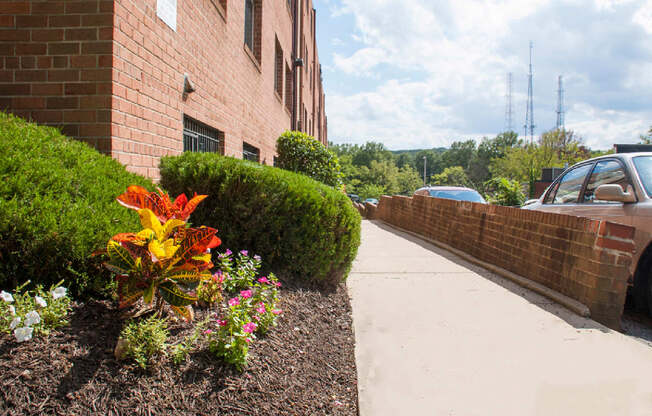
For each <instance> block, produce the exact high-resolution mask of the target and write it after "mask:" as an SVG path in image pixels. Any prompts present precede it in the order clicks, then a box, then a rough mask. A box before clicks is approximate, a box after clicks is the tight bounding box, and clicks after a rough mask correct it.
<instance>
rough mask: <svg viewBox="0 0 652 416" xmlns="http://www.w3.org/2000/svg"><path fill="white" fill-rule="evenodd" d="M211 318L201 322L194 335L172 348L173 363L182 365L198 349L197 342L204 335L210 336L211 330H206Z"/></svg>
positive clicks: (197, 324) (194, 330) (197, 325)
mask: <svg viewBox="0 0 652 416" xmlns="http://www.w3.org/2000/svg"><path fill="white" fill-rule="evenodd" d="M209 319H210V318H206V319H204V320H203V321H201V322H198V323H196V324H195V327H194V329H193V331H192V334H190V335H188V336H187V337H185V338H184V339H183V340H182V341H181V342H179V343H178V344H175V345H173V346H172V348H171V351H172V362H174V364H176V365H180V364H181V363H183V362H185V361H186V360H187V358H188V355H189V354H190V353H191V352H192V351H193V350H194V349H195V348H196V345H197V342H198V341H199V340H200V338H201V336H202V335H208V334H210V332H211V331H210V330H208V331H207V330H205V328H206V325H207V324H208V322H209Z"/></svg>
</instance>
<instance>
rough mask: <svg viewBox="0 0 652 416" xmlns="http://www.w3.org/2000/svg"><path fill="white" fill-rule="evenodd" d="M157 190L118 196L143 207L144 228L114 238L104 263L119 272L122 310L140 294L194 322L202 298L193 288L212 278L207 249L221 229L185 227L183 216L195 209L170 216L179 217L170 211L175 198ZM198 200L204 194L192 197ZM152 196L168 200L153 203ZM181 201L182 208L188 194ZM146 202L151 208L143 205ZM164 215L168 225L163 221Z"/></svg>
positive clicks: (140, 211)
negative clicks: (194, 309) (195, 306)
mask: <svg viewBox="0 0 652 416" xmlns="http://www.w3.org/2000/svg"><path fill="white" fill-rule="evenodd" d="M152 194H153V195H156V194H154V193H149V192H147V191H146V190H145V189H142V188H138V187H129V188H128V190H127V192H126V193H125V194H123V195H120V196H119V197H118V201H120V202H121V203H122V204H123V205H125V206H128V207H129V208H133V209H138V215H139V216H140V220H141V225H142V227H143V230H142V231H140V232H139V233H137V234H134V233H122V234H116V235H115V236H113V237H112V238H111V240H109V243H108V245H107V249H106V253H107V254H108V256H109V259H110V261H109V262H107V263H105V266H106V267H107V268H108V269H109V270H111V271H112V272H114V273H115V274H116V279H117V281H118V300H119V306H120V307H121V308H124V307H127V306H130V305H133V304H134V303H135V302H137V301H138V300H140V299H141V298H142V300H143V301H144V302H145V303H146V304H151V303H152V302H153V300H154V299H156V301H157V302H156V308H157V310H158V311H159V313H160V311H161V310H162V308H163V305H164V303H163V302H164V301H165V302H167V303H168V304H169V305H170V308H171V309H172V310H173V311H174V312H175V313H176V314H178V315H180V316H181V317H183V318H184V319H186V320H190V319H191V317H192V313H191V311H190V310H189V308H190V305H192V304H193V303H195V302H196V301H197V296H196V293H195V292H194V291H195V290H196V289H197V286H198V285H199V283H200V281H201V280H202V279H210V278H211V273H210V268H211V267H212V266H213V264H212V263H211V256H210V253H209V252H208V251H209V250H210V248H213V247H216V246H218V245H219V244H220V240H219V239H218V238H217V237H215V233H216V232H217V230H216V229H214V228H209V227H200V228H188V227H186V223H185V221H184V220H183V219H180V218H187V217H188V215H189V214H190V212H192V209H190V212H186V211H187V209H185V208H184V209H183V210H182V211H181V214H180V215H179V217H178V218H170V217H175V216H177V215H176V214H174V213H173V211H172V210H171V209H169V208H170V207H169V206H168V205H169V203H170V199H169V198H168V197H167V195H166V194H163V193H162V192H161V191H159V195H158V197H153V196H152ZM201 197H203V196H201ZM197 199H199V200H201V199H203V198H201V199H200V197H197V196H195V198H193V200H197ZM153 200H157V201H164V202H162V203H160V204H158V203H150V202H151V201H153ZM125 201H129V203H126V202H125ZM176 201H182V202H181V203H179V204H178V206H179V207H181V206H184V205H185V204H184V202H187V198H186V197H185V195H182V196H180V197H178V198H177V200H176ZM176 201H175V204H174V206H176V205H177V204H176ZM144 206H145V207H147V208H141V207H144ZM194 206H196V204H195V205H194ZM194 206H193V207H192V208H193V209H194ZM150 208H151V209H150ZM152 209H154V210H155V211H152ZM159 219H161V220H164V221H165V223H164V224H161V221H160V220H159Z"/></svg>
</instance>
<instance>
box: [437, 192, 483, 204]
mask: <svg viewBox="0 0 652 416" xmlns="http://www.w3.org/2000/svg"><path fill="white" fill-rule="evenodd" d="M429 193H430V196H434V197H435V198H445V199H455V200H458V201H471V202H480V203H482V204H484V203H485V200H484V198H483V197H482V195H480V194H479V193H477V192H476V191H464V190H446V191H438V190H436V189H431V190H430V191H429Z"/></svg>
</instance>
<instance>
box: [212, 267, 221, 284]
mask: <svg viewBox="0 0 652 416" xmlns="http://www.w3.org/2000/svg"><path fill="white" fill-rule="evenodd" d="M213 281H214V282H215V283H222V282H223V281H224V274H223V273H222V270H218V271H217V272H216V273H213Z"/></svg>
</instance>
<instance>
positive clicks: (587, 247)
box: [367, 195, 634, 329]
mask: <svg viewBox="0 0 652 416" xmlns="http://www.w3.org/2000/svg"><path fill="white" fill-rule="evenodd" d="M367 215H368V217H369V218H375V219H380V220H383V221H385V222H387V223H389V224H392V225H394V226H397V227H399V228H402V229H405V230H408V231H412V232H414V233H417V234H420V235H423V236H424V237H427V238H429V239H433V240H436V241H440V242H442V243H445V244H448V245H449V246H451V247H454V248H456V249H458V250H462V251H464V252H466V253H468V254H470V255H472V256H474V257H476V258H478V259H480V260H482V261H485V262H488V263H491V264H494V265H496V266H499V267H502V268H503V269H506V270H509V271H511V272H513V273H516V274H518V275H520V276H523V277H526V278H528V279H531V280H533V281H535V282H538V283H540V284H543V285H545V286H547V287H549V288H551V289H553V290H555V291H557V292H560V293H562V294H564V295H566V296H569V297H571V298H573V299H576V300H578V301H579V302H581V303H583V304H585V305H587V306H588V307H589V309H590V311H591V317H592V318H593V319H594V320H596V321H598V322H601V323H603V324H605V325H607V326H609V327H611V328H616V329H618V328H620V316H621V315H622V312H623V307H624V304H625V296H626V292H627V278H628V276H629V265H630V263H631V261H632V252H633V250H634V242H633V237H634V228H632V227H628V226H624V225H620V224H614V223H610V222H606V221H599V220H592V219H589V218H581V217H574V216H568V215H560V214H553V213H547V212H540V211H529V210H522V209H518V208H509V207H501V206H496V205H484V204H476V203H471V202H466V201H453V200H446V199H439V198H431V197H425V196H420V195H416V196H414V197H412V198H408V197H403V196H394V197H387V196H383V197H382V198H381V201H380V204H379V205H378V207H375V208H374V207H372V208H371V209H369V206H367Z"/></svg>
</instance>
